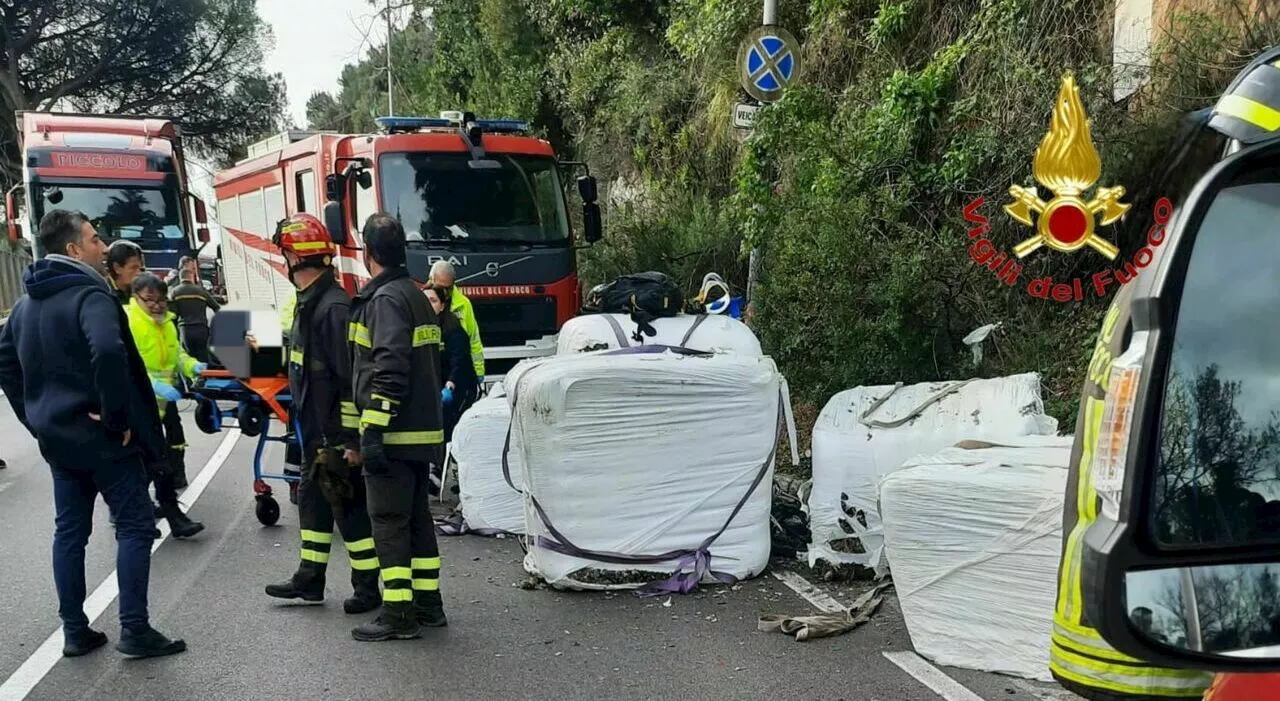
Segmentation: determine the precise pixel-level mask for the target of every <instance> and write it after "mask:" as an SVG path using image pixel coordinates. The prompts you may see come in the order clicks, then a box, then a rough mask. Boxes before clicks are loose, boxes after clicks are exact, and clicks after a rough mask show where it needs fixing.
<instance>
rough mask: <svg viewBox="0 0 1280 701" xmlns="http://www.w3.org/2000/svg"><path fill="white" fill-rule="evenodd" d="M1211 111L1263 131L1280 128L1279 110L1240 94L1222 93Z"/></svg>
mask: <svg viewBox="0 0 1280 701" xmlns="http://www.w3.org/2000/svg"><path fill="white" fill-rule="evenodd" d="M1213 111H1214V113H1216V114H1225V115H1227V116H1228V117H1235V118H1236V119H1239V120H1242V121H1245V122H1248V123H1250V124H1252V125H1253V126H1255V127H1258V128H1259V129H1263V130H1265V131H1275V130H1277V129H1280V111H1277V110H1276V109H1274V108H1272V107H1268V106H1266V105H1264V104H1262V103H1261V102H1257V101H1255V100H1250V99H1249V98H1247V97H1243V96H1240V95H1223V96H1222V99H1220V100H1218V104H1217V105H1214V107H1213Z"/></svg>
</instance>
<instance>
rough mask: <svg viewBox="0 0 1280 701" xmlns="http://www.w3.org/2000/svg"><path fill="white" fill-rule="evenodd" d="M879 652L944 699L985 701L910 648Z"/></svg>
mask: <svg viewBox="0 0 1280 701" xmlns="http://www.w3.org/2000/svg"><path fill="white" fill-rule="evenodd" d="M881 654H883V655H884V657H885V659H887V660H889V661H890V662H892V663H894V664H896V665H898V667H900V668H901V669H902V671H904V672H906V673H907V674H910V675H911V676H912V677H915V680H916V681H918V682H920V683H921V684H924V685H925V686H927V687H929V689H930V691H932V692H933V693H935V694H937V695H938V696H941V697H942V698H944V699H946V701H985V699H983V698H982V697H981V696H978V695H977V694H975V693H973V692H972V691H969V689H967V688H965V687H964V686H963V685H962V684H961V683H960V682H958V681H956V680H954V679H952V678H951V677H948V676H947V675H946V673H945V672H943V671H942V670H940V669H938V668H937V667H934V666H933V665H931V664H929V663H928V662H927V661H925V659H924V658H923V657H921V656H919V655H917V654H916V653H914V652H911V651H910V650H900V651H898V652H889V651H885V652H883V653H881Z"/></svg>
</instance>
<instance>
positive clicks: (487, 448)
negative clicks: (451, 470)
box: [450, 391, 525, 534]
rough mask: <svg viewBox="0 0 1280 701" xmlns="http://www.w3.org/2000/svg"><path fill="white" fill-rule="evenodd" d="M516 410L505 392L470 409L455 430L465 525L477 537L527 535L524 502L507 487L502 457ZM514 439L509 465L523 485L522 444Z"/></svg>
mask: <svg viewBox="0 0 1280 701" xmlns="http://www.w3.org/2000/svg"><path fill="white" fill-rule="evenodd" d="M510 424H511V407H510V405H509V404H508V403H507V398H506V397H505V396H504V395H503V393H502V392H501V391H495V392H494V393H492V394H490V395H489V396H487V397H485V398H483V399H481V400H480V401H478V402H476V403H475V404H473V405H472V406H471V408H470V409H468V410H467V411H466V413H464V414H463V415H462V418H461V419H460V420H459V421H458V426H457V427H456V428H455V429H454V430H453V443H452V444H451V445H450V450H451V452H452V454H453V457H454V458H456V459H457V461H458V499H459V502H460V507H461V509H462V518H463V522H464V523H465V524H466V526H467V528H468V529H469V530H471V531H474V532H479V533H481V534H485V533H486V532H491V531H501V532H504V533H524V530H525V529H524V497H523V496H522V495H521V494H520V492H519V491H517V490H516V489H513V488H512V487H511V484H508V483H507V478H506V476H505V475H504V473H503V469H502V452H503V446H504V445H505V444H506V438H507V427H508V426H509V425H510ZM512 438H513V446H512V449H511V450H510V456H509V459H508V465H509V468H510V472H511V483H512V484H515V485H516V486H517V487H522V486H523V484H524V469H523V468H522V467H521V462H520V450H519V444H518V443H516V441H517V440H518V439H517V438H516V437H514V436H513V437H512Z"/></svg>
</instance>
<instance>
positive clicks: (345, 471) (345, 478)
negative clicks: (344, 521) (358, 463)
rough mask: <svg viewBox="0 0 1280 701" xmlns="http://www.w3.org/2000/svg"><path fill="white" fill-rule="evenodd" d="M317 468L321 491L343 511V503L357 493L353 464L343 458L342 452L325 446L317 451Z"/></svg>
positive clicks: (331, 502) (334, 505)
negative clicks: (352, 482)
mask: <svg viewBox="0 0 1280 701" xmlns="http://www.w3.org/2000/svg"><path fill="white" fill-rule="evenodd" d="M315 469H316V478H317V480H318V481H319V482H320V491H321V492H323V493H324V496H325V499H326V500H328V502H329V504H330V505H331V506H333V507H335V508H336V509H338V510H339V511H341V509H342V505H343V504H344V503H346V502H347V500H349V499H351V497H352V496H354V494H355V488H354V486H353V485H352V484H351V466H350V465H348V464H347V461H346V460H343V459H342V453H341V452H339V451H337V450H334V449H333V448H328V447H325V448H321V449H320V450H319V451H317V452H316V460H315Z"/></svg>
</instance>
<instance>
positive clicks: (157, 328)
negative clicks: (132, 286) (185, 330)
mask: <svg viewBox="0 0 1280 701" xmlns="http://www.w3.org/2000/svg"><path fill="white" fill-rule="evenodd" d="M125 313H126V314H127V315H128V317H129V333H131V334H133V342H134V343H136V344H137V345H138V353H139V354H140V355H142V362H143V364H144V365H146V366H147V375H149V376H150V377H151V380H152V381H153V382H160V383H163V384H166V385H169V386H170V387H173V386H175V385H176V383H177V379H178V373H182V374H183V375H185V376H186V377H189V378H195V375H196V366H197V365H198V364H199V361H198V360H196V359H195V358H192V357H191V356H189V355H187V353H186V351H184V350H183V349H182V344H181V343H179V342H178V327H177V325H176V324H175V323H174V320H175V319H176V318H177V317H176V316H175V315H174V313H173V312H168V313H166V314H165V318H164V321H156V320H155V319H153V318H151V315H150V314H148V313H147V310H146V309H143V308H142V305H140V304H138V300H137V299H131V300H129V304H128V305H126V306H125ZM166 403H167V402H166V400H164V399H163V398H161V397H156V404H157V405H158V406H159V407H160V417H161V418H164V406H165V404H166Z"/></svg>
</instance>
